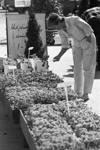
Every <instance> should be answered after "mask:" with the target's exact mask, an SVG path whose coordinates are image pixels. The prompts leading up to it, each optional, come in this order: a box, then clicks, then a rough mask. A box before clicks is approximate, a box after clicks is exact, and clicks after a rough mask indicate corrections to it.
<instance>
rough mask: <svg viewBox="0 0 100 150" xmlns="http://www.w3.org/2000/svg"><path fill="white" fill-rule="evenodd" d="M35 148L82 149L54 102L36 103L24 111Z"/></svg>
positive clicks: (56, 149) (80, 143)
mask: <svg viewBox="0 0 100 150" xmlns="http://www.w3.org/2000/svg"><path fill="white" fill-rule="evenodd" d="M24 116H25V118H26V120H27V123H28V126H29V128H30V133H31V135H32V137H33V139H34V142H35V146H36V149H37V150H76V149H77V150H79V149H80V148H81V150H84V144H82V142H81V141H80V139H79V138H77V137H76V136H75V134H74V132H73V131H72V129H71V127H70V125H68V123H67V122H66V118H64V117H63V114H62V112H60V111H59V108H58V106H57V105H56V104H54V103H53V104H48V105H45V104H42V105H41V104H36V105H33V106H32V107H30V108H29V109H28V110H27V111H24Z"/></svg>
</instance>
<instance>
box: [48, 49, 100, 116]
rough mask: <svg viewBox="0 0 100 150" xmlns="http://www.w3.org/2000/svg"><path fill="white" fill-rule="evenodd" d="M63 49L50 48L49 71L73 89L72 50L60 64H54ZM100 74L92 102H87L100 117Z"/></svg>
mask: <svg viewBox="0 0 100 150" xmlns="http://www.w3.org/2000/svg"><path fill="white" fill-rule="evenodd" d="M60 48H61V47H58V46H57V47H48V54H49V56H50V57H49V69H50V70H52V71H53V72H54V73H56V74H58V75H59V76H60V77H63V79H64V81H65V82H67V84H68V85H72V88H73V82H74V80H73V59H72V50H71V49H69V50H68V51H67V52H66V53H65V54H64V55H63V57H62V58H61V60H60V61H59V62H55V63H54V62H53V61H52V59H53V57H54V56H56V54H58V52H59V51H60ZM99 90H100V72H96V76H95V80H94V85H93V90H92V94H91V95H90V101H88V102H87V104H88V106H89V107H90V108H91V109H92V110H93V111H94V112H96V113H97V114H98V115H100V91H99Z"/></svg>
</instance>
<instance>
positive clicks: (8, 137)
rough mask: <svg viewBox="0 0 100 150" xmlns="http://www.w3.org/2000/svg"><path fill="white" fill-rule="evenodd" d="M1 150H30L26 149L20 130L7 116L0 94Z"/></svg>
mask: <svg viewBox="0 0 100 150" xmlns="http://www.w3.org/2000/svg"><path fill="white" fill-rule="evenodd" d="M0 150H29V149H28V148H25V147H24V143H23V135H22V132H21V130H20V128H19V127H18V126H17V125H15V124H13V123H12V122H11V121H10V119H9V118H8V116H7V113H6V109H5V105H4V100H3V97H2V95H1V93H0Z"/></svg>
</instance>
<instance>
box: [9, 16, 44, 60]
mask: <svg viewBox="0 0 100 150" xmlns="http://www.w3.org/2000/svg"><path fill="white" fill-rule="evenodd" d="M35 16H36V20H37V23H38V25H39V26H40V37H41V40H42V43H43V47H44V48H45V52H46V31H45V14H40V13H37V14H35ZM28 21H29V16H28V15H26V14H7V41H8V42H7V43H8V44H7V45H8V49H7V51H8V56H9V57H11V58H17V57H18V56H19V55H21V56H23V55H24V52H25V48H26V43H27V36H26V33H27V29H28ZM46 53H47V52H46Z"/></svg>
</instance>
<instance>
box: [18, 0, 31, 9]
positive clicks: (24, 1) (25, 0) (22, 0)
mask: <svg viewBox="0 0 100 150" xmlns="http://www.w3.org/2000/svg"><path fill="white" fill-rule="evenodd" d="M30 6H31V0H15V7H30Z"/></svg>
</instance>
